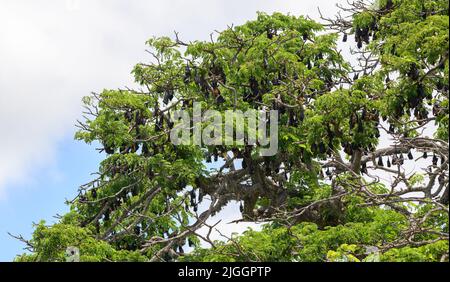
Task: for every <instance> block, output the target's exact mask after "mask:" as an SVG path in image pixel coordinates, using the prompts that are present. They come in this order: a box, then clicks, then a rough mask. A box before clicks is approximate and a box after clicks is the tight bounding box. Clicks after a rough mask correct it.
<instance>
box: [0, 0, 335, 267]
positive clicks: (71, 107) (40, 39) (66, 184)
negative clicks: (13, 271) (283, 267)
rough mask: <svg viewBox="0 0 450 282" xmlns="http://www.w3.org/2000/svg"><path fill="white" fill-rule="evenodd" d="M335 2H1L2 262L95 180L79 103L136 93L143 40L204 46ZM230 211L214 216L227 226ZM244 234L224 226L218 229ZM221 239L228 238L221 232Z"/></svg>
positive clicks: (95, 158) (94, 158) (330, 8)
mask: <svg viewBox="0 0 450 282" xmlns="http://www.w3.org/2000/svg"><path fill="white" fill-rule="evenodd" d="M335 2H344V1H342V0H340V1H329V0H319V1H307V2H306V1H300V0H277V1H270V0H248V1H240V0H228V1H225V0H209V1H200V0H191V1H182V0H169V1H167V0H155V1H144V0H135V1H125V0H111V1H100V0H65V1H61V0H39V1H31V0H28V1H26V0H2V1H1V2H0V62H2V63H1V64H0V148H1V149H2V151H1V153H0V261H9V260H12V259H13V257H14V256H15V255H16V254H19V253H21V252H22V247H23V245H22V244H21V243H20V242H18V241H16V240H14V239H12V238H10V237H9V236H8V235H7V233H6V232H11V233H13V234H22V235H23V236H25V237H26V238H29V237H30V235H31V231H32V222H38V221H39V220H41V219H45V220H47V221H48V222H53V221H54V220H55V219H54V218H53V216H54V215H56V214H57V213H64V211H66V210H67V207H66V206H65V205H64V201H65V199H66V198H71V197H72V196H73V195H74V193H75V192H76V190H77V187H78V186H80V185H81V184H83V183H85V182H87V181H88V180H90V179H91V177H90V173H92V172H95V171H96V170H97V167H98V163H99V161H100V160H101V159H102V156H101V155H100V154H98V153H97V152H96V151H95V148H94V147H93V146H88V145H86V144H84V143H82V142H76V141H74V140H73V134H74V130H75V128H74V124H75V120H76V119H77V117H79V116H80V114H81V111H82V108H81V103H80V101H81V98H82V97H83V96H85V95H89V93H90V92H91V91H96V92H100V91H101V90H102V89H104V88H118V87H122V88H123V87H124V86H133V80H132V77H131V75H130V70H131V69H132V67H133V65H134V64H136V63H138V62H142V61H145V59H146V56H147V55H148V54H146V53H145V45H144V43H145V41H146V40H147V39H149V38H150V37H152V36H160V35H169V36H172V35H173V31H174V30H177V31H179V32H180V36H181V37H182V39H183V40H186V41H189V40H194V39H209V34H210V33H211V32H212V31H214V30H220V29H224V28H226V26H227V25H230V24H241V23H243V22H245V21H246V20H249V19H253V18H255V16H256V12H257V11H265V12H267V13H272V12H274V11H280V12H284V13H288V12H289V13H291V14H294V15H301V14H303V15H309V16H311V17H312V18H316V19H317V18H318V13H317V7H318V6H319V7H320V8H321V10H322V12H323V13H324V14H326V15H333V14H334V11H335V10H336V8H335V7H334V5H331V4H333V3H335ZM235 211H236V208H235V207H234V209H233V207H230V208H228V209H225V210H224V211H223V213H221V215H220V217H221V218H223V219H225V220H224V222H227V220H229V219H232V218H233V216H234V215H235V214H236V213H235ZM245 227H246V226H245V225H242V226H231V225H227V224H226V223H224V224H223V225H221V227H220V228H221V230H225V231H228V233H229V232H232V231H239V230H242V228H245ZM225 233H227V232H225Z"/></svg>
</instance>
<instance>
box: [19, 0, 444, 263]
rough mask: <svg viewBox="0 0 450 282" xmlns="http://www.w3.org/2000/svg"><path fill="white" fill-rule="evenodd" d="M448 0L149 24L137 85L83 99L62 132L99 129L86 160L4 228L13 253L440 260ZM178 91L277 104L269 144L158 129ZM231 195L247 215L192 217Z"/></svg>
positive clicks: (214, 101)
mask: <svg viewBox="0 0 450 282" xmlns="http://www.w3.org/2000/svg"><path fill="white" fill-rule="evenodd" d="M448 4H449V3H448V1H447V0H438V1H431V0H403V1H399V0H378V1H375V2H373V3H366V2H365V1H360V0H357V1H355V2H354V3H353V4H349V5H347V6H342V7H340V8H341V13H340V14H338V15H337V16H336V17H333V18H326V17H325V16H323V17H322V20H321V22H322V23H318V22H315V21H313V20H311V19H309V18H307V17H303V16H294V15H284V14H281V13H274V14H272V15H268V14H264V13H258V14H257V17H256V19H255V20H251V21H248V22H247V23H245V24H243V25H240V26H230V27H229V28H227V29H225V30H223V31H221V32H217V33H216V34H214V35H212V36H211V39H210V40H208V41H193V42H185V41H183V39H182V36H181V35H179V34H178V33H176V34H175V35H174V36H173V37H159V38H152V39H150V40H148V41H147V45H148V48H149V50H148V53H149V56H150V58H149V60H148V62H145V63H138V64H137V65H136V66H135V67H134V68H133V71H132V73H133V75H134V78H135V80H136V82H137V83H138V84H139V85H140V87H138V89H116V90H114V89H106V90H104V91H103V92H101V93H93V94H92V95H90V96H87V97H85V98H84V99H83V101H84V103H85V106H86V120H83V121H80V122H79V124H78V127H79V131H78V132H77V133H76V136H75V138H76V139H77V140H82V141H84V142H87V143H92V142H94V143H95V144H97V143H98V144H101V148H100V149H99V150H100V151H101V152H104V153H105V159H104V160H103V161H102V162H101V163H100V165H99V170H98V173H97V174H96V178H95V179H93V180H92V181H91V182H89V183H87V184H84V185H82V186H81V187H80V188H79V192H78V196H77V197H76V198H75V199H73V200H72V201H69V202H68V205H69V206H70V212H68V213H67V214H65V215H63V216H61V218H60V219H59V221H58V223H56V224H52V225H46V223H45V222H40V223H39V224H37V225H36V226H35V231H34V233H33V236H32V238H30V239H25V238H23V237H21V236H17V238H19V239H20V240H22V241H24V243H25V244H26V247H27V249H28V250H29V251H30V252H29V253H26V254H23V255H19V256H18V257H17V258H16V260H17V261H64V260H65V251H66V248H67V247H68V246H75V247H77V248H79V250H80V259H81V260H82V261H448V233H449V230H448V223H449V222H448V221H449V219H448V207H449V196H448V195H449V191H448V189H449V181H448V180H449V179H448V168H449V158H448V138H449V136H448V125H449V124H448V122H449V109H448V94H449V88H448V85H449V81H448V71H449V60H448V56H449V51H448V44H449V17H448V15H449V11H448ZM338 42H341V43H339V47H338ZM341 48H346V49H348V50H350V51H348V52H343V51H341V50H340V49H341ZM194 103H200V104H201V105H202V108H203V109H204V110H218V111H221V112H223V111H225V110H227V109H233V110H241V111H246V110H248V109H255V110H258V111H269V110H277V111H278V121H279V124H278V139H279V144H278V151H277V153H276V154H275V155H273V156H261V155H260V154H259V150H260V144H255V145H248V144H244V145H242V144H238V143H237V142H235V143H232V144H231V145H214V146H213V145H202V146H198V145H174V144H172V143H171V142H170V131H171V129H173V127H174V121H173V115H174V112H175V111H176V110H180V109H184V110H186V111H188V112H192V111H193V104H194ZM245 130H246V132H247V131H248V130H249V128H248V127H245ZM247 133H248V132H247ZM215 163H219V164H220V165H219V166H220V168H219V169H211V165H210V164H215ZM232 201H236V202H239V203H240V210H236V213H240V214H242V219H241V220H240V221H247V222H264V223H265V224H264V227H263V228H262V230H261V231H255V230H248V231H245V232H244V233H243V234H241V235H233V236H232V237H231V238H226V239H224V240H221V241H217V240H212V239H211V238H210V236H209V234H206V235H205V234H203V233H199V232H198V230H199V229H200V228H202V227H203V228H207V229H209V230H211V231H212V230H214V229H215V226H214V225H210V224H207V223H206V221H207V220H208V219H209V218H211V217H212V216H214V215H215V214H217V213H218V212H219V211H220V210H222V209H223V208H224V207H225V206H226V205H227V204H229V203H230V202H232ZM201 241H203V242H206V245H207V246H206V247H205V244H202V245H201V244H200V242H201ZM187 248H189V250H190V251H186V250H187Z"/></svg>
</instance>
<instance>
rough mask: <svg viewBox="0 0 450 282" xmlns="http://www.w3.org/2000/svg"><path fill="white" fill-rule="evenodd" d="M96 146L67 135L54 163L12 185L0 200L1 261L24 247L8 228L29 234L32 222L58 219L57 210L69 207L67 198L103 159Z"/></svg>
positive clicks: (26, 235) (59, 146)
mask: <svg viewBox="0 0 450 282" xmlns="http://www.w3.org/2000/svg"><path fill="white" fill-rule="evenodd" d="M93 148H94V146H88V145H86V144H84V143H82V142H74V141H73V139H72V136H67V137H65V138H63V140H61V141H60V142H59V144H58V145H57V151H56V156H57V157H56V158H55V160H54V161H52V162H51V164H48V165H46V166H44V167H40V168H38V169H36V170H35V171H32V172H30V174H29V175H28V179H27V180H26V181H24V183H22V184H15V185H14V184H13V185H11V186H10V187H8V188H9V189H11V190H14V193H9V195H8V196H7V198H6V199H5V198H4V199H1V200H0V222H1V225H0V261H10V260H12V259H13V258H14V256H15V255H17V254H19V253H21V252H22V248H23V247H24V245H23V244H22V243H21V242H19V241H17V240H15V239H13V238H11V237H10V236H9V235H8V234H7V232H10V233H12V234H14V235H17V234H22V235H24V236H25V237H27V238H29V236H30V234H31V232H32V230H33V229H32V222H39V221H40V220H42V219H44V220H46V221H47V222H48V223H51V222H55V220H56V219H55V218H54V216H55V215H56V214H63V213H64V212H66V211H67V210H68V207H67V206H66V205H65V204H64V199H71V198H72V197H73V196H74V195H75V193H76V191H77V187H78V186H79V185H80V184H82V183H84V182H87V181H89V179H91V177H90V173H91V172H93V171H96V169H97V165H98V162H99V161H100V160H101V155H100V154H98V153H97V152H95V151H94V150H93Z"/></svg>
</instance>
